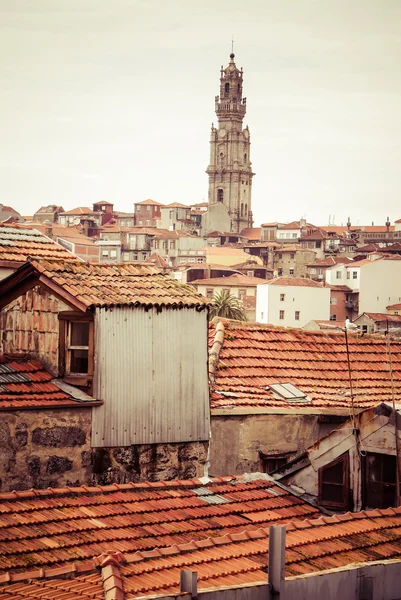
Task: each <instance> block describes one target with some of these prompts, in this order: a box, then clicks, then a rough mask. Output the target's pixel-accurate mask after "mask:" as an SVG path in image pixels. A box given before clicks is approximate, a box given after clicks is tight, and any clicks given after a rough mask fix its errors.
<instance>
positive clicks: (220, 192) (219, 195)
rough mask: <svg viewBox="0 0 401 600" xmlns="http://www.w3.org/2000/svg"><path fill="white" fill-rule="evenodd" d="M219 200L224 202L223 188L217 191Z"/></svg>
mask: <svg viewBox="0 0 401 600" xmlns="http://www.w3.org/2000/svg"><path fill="white" fill-rule="evenodd" d="M217 200H218V201H219V202H223V190H222V189H221V188H219V189H218V190H217Z"/></svg>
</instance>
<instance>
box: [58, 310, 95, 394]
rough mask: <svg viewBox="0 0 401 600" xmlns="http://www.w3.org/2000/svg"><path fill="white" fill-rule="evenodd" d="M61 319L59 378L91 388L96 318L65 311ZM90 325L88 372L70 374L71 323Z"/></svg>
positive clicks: (91, 315)
mask: <svg viewBox="0 0 401 600" xmlns="http://www.w3.org/2000/svg"><path fill="white" fill-rule="evenodd" d="M58 318H59V376H60V377H62V378H63V380H64V381H65V382H66V383H69V384H71V385H77V386H81V387H91V386H92V381H93V370H94V318H93V314H91V313H80V312H75V311H63V312H60V313H59V315H58ZM79 322H81V323H82V322H85V323H89V340H88V347H87V348H88V372H87V373H76V374H75V373H70V372H69V366H68V365H69V362H70V350H71V348H69V345H68V330H69V326H68V324H69V323H79ZM85 348H86V347H85Z"/></svg>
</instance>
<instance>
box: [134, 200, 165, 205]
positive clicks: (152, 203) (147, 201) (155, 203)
mask: <svg viewBox="0 0 401 600" xmlns="http://www.w3.org/2000/svg"><path fill="white" fill-rule="evenodd" d="M134 204H135V205H137V204H150V205H151V206H163V204H162V203H161V202H156V200H151V199H150V198H148V200H142V201H141V202H135V203H134Z"/></svg>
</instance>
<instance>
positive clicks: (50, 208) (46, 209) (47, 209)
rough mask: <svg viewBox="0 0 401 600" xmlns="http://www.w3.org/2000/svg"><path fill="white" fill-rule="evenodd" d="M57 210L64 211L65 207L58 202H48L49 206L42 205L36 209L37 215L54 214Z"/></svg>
mask: <svg viewBox="0 0 401 600" xmlns="http://www.w3.org/2000/svg"><path fill="white" fill-rule="evenodd" d="M57 211H61V212H64V208H63V207H62V206H58V205H57V204H48V205H47V206H41V207H40V208H39V210H37V211H36V213H35V215H37V214H42V213H45V214H53V213H55V212H57Z"/></svg>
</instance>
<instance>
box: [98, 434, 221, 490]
mask: <svg viewBox="0 0 401 600" xmlns="http://www.w3.org/2000/svg"><path fill="white" fill-rule="evenodd" d="M208 449H209V442H186V443H179V444H142V445H136V446H128V447H126V448H95V449H93V450H92V461H93V465H92V469H93V475H92V484H101V485H105V484H109V483H126V482H129V481H134V482H136V481H167V480H171V479H191V478H193V477H203V476H204V475H207V465H208Z"/></svg>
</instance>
